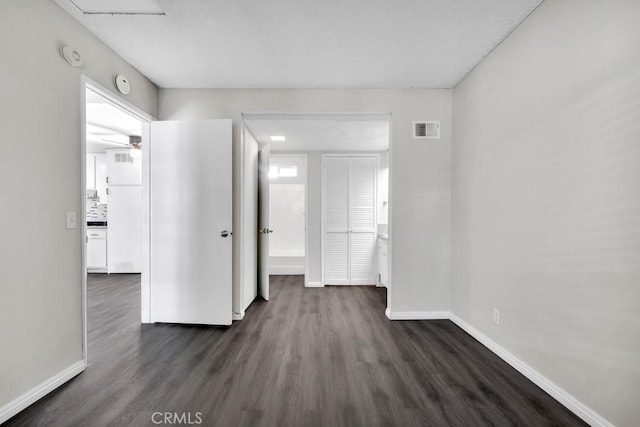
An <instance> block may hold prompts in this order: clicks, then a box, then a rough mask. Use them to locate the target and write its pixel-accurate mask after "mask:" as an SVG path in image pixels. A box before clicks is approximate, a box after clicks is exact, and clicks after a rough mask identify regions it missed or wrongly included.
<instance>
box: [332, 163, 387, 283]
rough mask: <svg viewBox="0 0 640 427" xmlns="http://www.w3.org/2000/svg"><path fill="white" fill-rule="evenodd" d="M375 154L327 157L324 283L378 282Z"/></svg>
mask: <svg viewBox="0 0 640 427" xmlns="http://www.w3.org/2000/svg"><path fill="white" fill-rule="evenodd" d="M376 179H377V160H376V157H375V156H345V157H334V156H329V157H325V159H324V180H323V187H324V188H323V192H324V203H323V206H324V212H323V214H324V249H323V265H324V284H326V285H373V284H375V283H376V265H377V264H376V261H377V260H376V258H375V255H376V237H377V230H376V228H377V224H376Z"/></svg>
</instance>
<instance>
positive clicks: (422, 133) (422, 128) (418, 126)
mask: <svg viewBox="0 0 640 427" xmlns="http://www.w3.org/2000/svg"><path fill="white" fill-rule="evenodd" d="M412 124H413V139H440V122H438V121H428V122H412Z"/></svg>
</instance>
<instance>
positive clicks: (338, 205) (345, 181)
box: [324, 158, 349, 231]
mask: <svg viewBox="0 0 640 427" xmlns="http://www.w3.org/2000/svg"><path fill="white" fill-rule="evenodd" d="M324 184H325V190H324V191H325V227H326V230H327V231H347V230H348V227H349V160H348V159H346V158H327V159H325V183H324Z"/></svg>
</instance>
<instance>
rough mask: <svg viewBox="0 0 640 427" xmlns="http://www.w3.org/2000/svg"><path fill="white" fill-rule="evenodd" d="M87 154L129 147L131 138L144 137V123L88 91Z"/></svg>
mask: <svg viewBox="0 0 640 427" xmlns="http://www.w3.org/2000/svg"><path fill="white" fill-rule="evenodd" d="M86 96H87V97H86V102H87V110H86V125H87V152H89V153H101V152H104V150H106V149H107V148H122V147H124V146H128V144H129V136H131V135H136V136H141V135H142V122H141V121H140V120H138V119H136V118H135V117H133V116H131V115H130V114H127V113H125V112H124V111H123V110H121V109H120V108H118V107H116V106H114V105H113V104H112V103H111V102H110V101H108V100H107V99H105V98H104V97H102V96H100V95H98V94H97V93H95V92H93V91H92V90H91V89H87V93H86Z"/></svg>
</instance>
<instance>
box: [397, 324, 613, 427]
mask: <svg viewBox="0 0 640 427" xmlns="http://www.w3.org/2000/svg"><path fill="white" fill-rule="evenodd" d="M449 315H450V317H449V318H450V320H451V321H452V322H453V323H455V324H456V325H458V326H459V327H460V328H461V329H462V330H464V331H465V332H466V333H468V334H469V335H471V336H472V337H473V338H475V339H476V340H478V341H479V342H480V343H481V344H482V345H484V346H485V347H487V348H488V349H489V350H491V351H492V352H494V353H495V354H496V355H497V356H498V357H500V358H501V359H502V360H504V361H505V362H507V363H508V364H509V365H511V366H512V367H513V368H514V369H516V370H517V371H518V372H520V373H521V374H522V375H524V376H525V377H527V378H528V379H529V380H530V381H531V382H533V383H534V384H535V385H537V386H538V387H540V388H541V389H543V390H544V391H546V392H547V393H549V395H551V397H553V398H554V399H556V400H557V401H558V402H560V403H561V404H562V405H564V406H565V407H566V408H567V409H569V410H570V411H571V412H573V413H574V414H576V415H577V416H578V417H580V418H582V420H583V421H584V422H586V423H587V424H589V425H590V426H598V427H613V424H611V423H610V422H609V421H607V420H606V419H604V418H603V417H602V416H600V415H599V414H597V413H596V412H595V411H593V410H592V409H591V408H589V407H587V406H586V405H584V404H583V403H582V402H580V401H579V400H578V399H576V398H575V397H573V396H572V395H570V394H569V393H567V391H565V390H564V389H562V388H561V387H559V386H557V385H556V384H554V383H553V382H552V381H551V380H549V379H548V378H547V377H545V376H544V375H542V374H541V373H540V372H538V371H536V370H535V369H533V368H532V367H531V366H529V365H527V364H526V363H525V362H523V361H522V360H520V359H518V358H517V357H516V356H514V355H513V354H511V353H509V352H508V351H507V350H505V349H504V348H503V347H501V346H500V345H499V344H497V343H496V342H495V341H493V340H492V339H491V338H489V337H488V336H486V335H485V334H483V333H482V332H480V331H479V330H477V329H476V328H474V327H473V326H471V325H470V324H468V323H467V322H465V321H464V320H462V319H461V318H459V317H458V316H456V315H455V314H453V313H450V314H449ZM387 317H389V316H387Z"/></svg>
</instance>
